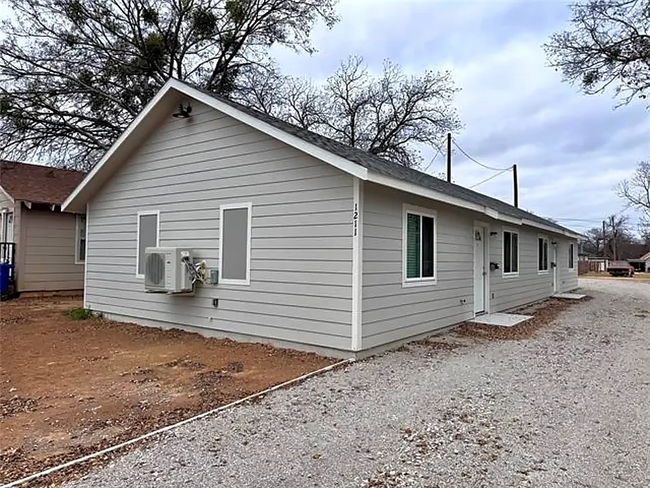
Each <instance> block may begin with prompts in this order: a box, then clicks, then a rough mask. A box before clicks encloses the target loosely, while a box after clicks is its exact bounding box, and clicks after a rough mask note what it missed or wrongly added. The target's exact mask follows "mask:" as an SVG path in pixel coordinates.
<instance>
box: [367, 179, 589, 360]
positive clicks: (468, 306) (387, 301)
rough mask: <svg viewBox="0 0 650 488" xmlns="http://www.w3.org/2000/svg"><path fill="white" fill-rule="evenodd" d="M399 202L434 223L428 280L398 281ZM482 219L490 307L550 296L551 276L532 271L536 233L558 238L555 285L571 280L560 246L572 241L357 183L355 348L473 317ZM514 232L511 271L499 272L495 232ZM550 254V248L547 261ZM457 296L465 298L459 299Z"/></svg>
mask: <svg viewBox="0 0 650 488" xmlns="http://www.w3.org/2000/svg"><path fill="white" fill-rule="evenodd" d="M404 204H407V205H413V206H417V207H422V208H424V209H429V210H430V211H432V212H435V213H436V214H437V217H438V222H437V241H436V252H437V279H436V284H429V285H423V286H416V287H405V286H403V284H402V281H403V275H402V258H403V255H402V235H403V234H402V232H403V229H402V225H403V224H402V218H403V209H404ZM476 223H482V224H488V225H489V227H490V228H489V231H488V232H487V233H486V237H487V238H488V239H489V240H488V246H489V257H490V259H489V262H487V263H486V267H487V268H488V270H489V264H490V262H494V263H498V264H499V269H498V270H494V271H488V279H489V282H490V283H489V285H488V286H489V293H488V296H489V298H490V299H489V300H488V302H486V308H487V307H488V306H489V311H490V312H500V311H505V310H509V309H512V308H515V307H519V306H521V305H525V304H527V303H531V302H535V301H538V300H543V299H545V298H548V297H549V296H551V295H552V294H553V274H552V271H550V270H549V272H548V273H547V274H539V273H538V271H537V238H538V236H539V235H546V236H547V237H548V238H549V241H557V242H558V252H559V255H558V289H559V290H558V291H569V290H572V289H575V288H576V287H577V286H578V275H577V261H576V269H575V270H573V271H569V269H568V259H569V258H568V246H569V243H570V242H574V243H575V242H576V241H575V240H571V239H569V238H567V237H564V236H559V235H557V234H553V233H544V232H539V231H538V229H535V228H532V227H526V226H514V225H504V224H503V223H502V222H498V221H496V220H494V219H491V218H489V217H487V216H485V215H482V214H478V213H476V212H471V211H465V210H461V209H458V208H455V207H451V206H448V205H445V204H442V203H437V202H434V201H430V200H426V199H422V198H418V197H415V196H412V195H409V194H406V193H402V192H398V191H395V190H390V189H387V188H383V187H380V186H377V185H372V184H366V185H365V187H364V206H363V289H362V290H363V291H362V295H363V300H362V307H363V308H362V321H363V325H362V337H363V339H362V348H363V349H368V348H371V347H375V346H380V345H382V344H386V343H390V342H396V341H400V340H404V339H407V338H409V337H414V336H418V335H422V334H426V333H429V332H433V331H435V330H437V329H441V328H445V327H448V326H451V325H454V324H457V323H460V322H462V321H465V320H467V319H470V318H472V317H473V316H474V305H473V304H474V275H473V270H474V226H475V224H476ZM504 229H505V230H510V231H515V232H517V233H518V234H519V273H518V274H517V275H511V276H507V277H504V276H503V274H502V270H503V247H502V246H503V230H504ZM550 260H552V254H551V255H550V257H549V261H550ZM461 300H465V303H462V302H461Z"/></svg>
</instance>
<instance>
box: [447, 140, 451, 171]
mask: <svg viewBox="0 0 650 488" xmlns="http://www.w3.org/2000/svg"><path fill="white" fill-rule="evenodd" d="M447 181H448V182H449V183H451V132H448V133H447Z"/></svg>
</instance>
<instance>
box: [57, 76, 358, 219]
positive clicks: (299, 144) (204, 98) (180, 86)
mask: <svg viewBox="0 0 650 488" xmlns="http://www.w3.org/2000/svg"><path fill="white" fill-rule="evenodd" d="M170 90H175V91H177V92H179V93H181V94H183V95H186V96H188V97H190V98H193V99H195V100H197V101H199V102H201V103H204V104H205V105H207V106H209V107H212V108H214V109H215V110H218V111H220V112H222V113H224V114H226V115H228V116H230V117H232V118H234V119H235V120H238V121H239V122H241V123H243V124H246V125H248V126H250V127H253V128H254V129H257V130H259V131H261V132H263V133H265V134H267V135H268V136H270V137H273V138H274V139H277V140H279V141H282V142H284V143H285V144H287V145H289V146H291V147H294V148H296V149H298V150H300V151H302V152H304V153H306V154H309V155H310V156H313V157H315V158H316V159H319V160H321V161H324V162H326V163H328V164H331V165H332V166H334V167H335V168H338V169H340V170H342V171H344V172H346V173H349V174H351V175H352V176H356V177H357V178H361V179H363V180H365V179H366V178H367V174H368V170H367V169H366V168H364V167H363V166H360V165H358V164H355V163H353V162H351V161H348V160H347V159H345V158H342V157H340V156H337V155H335V154H332V153H330V152H329V151H326V150H324V149H321V148H319V147H317V146H314V145H313V144H310V143H308V142H307V141H304V140H302V139H300V138H299V137H296V136H294V135H291V134H289V133H287V132H284V131H283V130H281V129H278V128H277V127H274V126H273V125H271V124H267V123H266V122H263V121H261V120H259V119H257V118H255V117H253V116H251V115H248V114H246V113H244V112H242V111H241V110H239V109H237V108H235V107H233V106H231V105H228V104H227V103H224V102H222V101H220V100H217V99H216V98H213V97H211V96H210V95H208V94H207V93H203V92H202V91H200V90H197V89H195V88H192V87H191V86H189V85H186V84H185V83H182V82H180V81H178V80H175V79H173V78H172V79H170V80H169V81H167V83H165V85H164V86H163V87H162V88H161V89H160V91H159V92H158V93H157V94H156V96H155V97H154V98H153V99H152V100H151V101H150V102H149V103H148V104H147V105H146V106H145V108H144V109H143V110H142V111H141V112H140V113H139V114H138V116H137V117H136V118H135V119H134V120H133V122H131V124H130V125H129V127H128V128H127V129H126V130H125V131H124V132H123V133H122V135H121V136H120V137H119V138H118V139H117V140H116V141H115V143H113V145H112V146H111V147H110V149H109V150H108V151H107V152H106V154H104V157H102V159H101V160H100V161H99V162H98V163H97V164H96V165H95V167H94V168H93V169H92V171H90V173H88V174H87V175H86V177H85V178H84V179H83V181H82V182H81V183H80V184H79V185H78V186H77V188H75V190H74V191H73V192H72V193H71V194H70V196H69V197H68V198H67V199H66V200H65V202H63V205H62V206H61V208H62V210H63V211H66V210H67V209H68V207H69V206H70V205H71V203H72V202H74V200H75V199H76V198H77V197H78V195H79V194H80V193H81V191H82V190H83V189H84V187H85V186H86V185H87V184H88V183H89V182H90V181H91V180H92V179H93V178H94V177H95V176H96V175H97V173H99V172H100V171H101V169H102V167H103V166H104V165H105V164H106V163H107V161H109V160H110V159H111V157H112V156H113V154H115V152H116V151H117V149H118V148H119V147H120V146H121V145H122V143H123V142H124V141H125V140H127V139H128V138H129V136H130V135H131V133H132V132H133V131H134V130H135V129H136V127H137V126H138V125H139V124H140V123H141V122H142V120H143V119H145V118H146V117H147V115H148V114H149V112H151V110H152V109H153V108H154V107H155V106H156V105H157V104H158V102H159V101H160V100H161V99H162V98H163V97H164V96H165V95H166V94H167V93H168V92H169V91H170ZM84 203H85V202H84Z"/></svg>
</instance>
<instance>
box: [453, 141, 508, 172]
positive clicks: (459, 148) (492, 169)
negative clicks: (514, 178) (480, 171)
mask: <svg viewBox="0 0 650 488" xmlns="http://www.w3.org/2000/svg"><path fill="white" fill-rule="evenodd" d="M453 143H454V146H456V148H457V149H458V150H459V151H460V152H461V153H463V154H464V155H465V157H466V158H467V159H469V160H470V161H472V162H474V163H476V164H478V165H479V166H482V167H483V168H485V169H489V170H491V171H502V172H504V171H510V170H511V169H512V166H510V167H509V168H493V167H492V166H488V165H486V164H483V163H480V162H478V161H477V160H476V159H474V158H473V157H472V156H470V155H469V154H467V153H466V152H465V150H464V149H463V148H462V147H460V146H459V145H458V143H457V142H456V141H455V140H454V141H453Z"/></svg>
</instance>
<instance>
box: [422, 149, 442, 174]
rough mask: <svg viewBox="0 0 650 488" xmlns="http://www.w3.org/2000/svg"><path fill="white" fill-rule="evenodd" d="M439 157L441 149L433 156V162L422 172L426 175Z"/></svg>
mask: <svg viewBox="0 0 650 488" xmlns="http://www.w3.org/2000/svg"><path fill="white" fill-rule="evenodd" d="M438 156H440V148H438V150H437V151H436V153H435V154H434V155H433V159H432V160H431V162H430V163H429V164H428V165H427V167H426V168H424V170H423V171H422V172H423V173H426V172H427V170H428V169H429V168H430V167H431V165H432V164H433V163H434V162H435V160H436V158H437V157H438Z"/></svg>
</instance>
